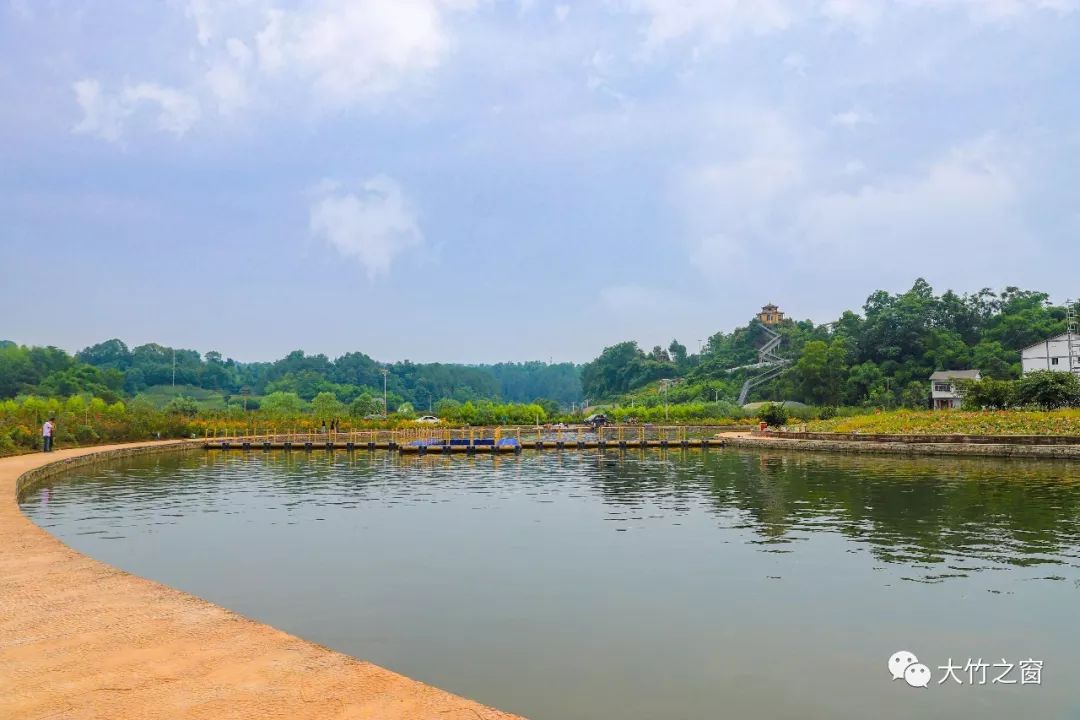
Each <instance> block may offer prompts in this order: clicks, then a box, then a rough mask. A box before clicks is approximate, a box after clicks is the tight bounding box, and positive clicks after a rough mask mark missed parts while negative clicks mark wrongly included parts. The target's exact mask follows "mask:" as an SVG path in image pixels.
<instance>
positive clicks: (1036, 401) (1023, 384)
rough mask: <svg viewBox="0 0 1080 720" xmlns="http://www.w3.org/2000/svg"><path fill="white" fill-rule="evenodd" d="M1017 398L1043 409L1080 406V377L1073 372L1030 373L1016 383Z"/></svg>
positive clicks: (1023, 402)
mask: <svg viewBox="0 0 1080 720" xmlns="http://www.w3.org/2000/svg"><path fill="white" fill-rule="evenodd" d="M1016 400H1017V403H1018V404H1020V405H1030V406H1034V407H1038V408H1042V409H1043V410H1056V409H1057V408H1064V407H1080V378H1078V377H1076V375H1074V374H1073V373H1071V372H1052V371H1049V370H1039V371H1037V372H1032V373H1028V374H1027V375H1024V376H1023V377H1022V378H1020V380H1018V381H1017V383H1016Z"/></svg>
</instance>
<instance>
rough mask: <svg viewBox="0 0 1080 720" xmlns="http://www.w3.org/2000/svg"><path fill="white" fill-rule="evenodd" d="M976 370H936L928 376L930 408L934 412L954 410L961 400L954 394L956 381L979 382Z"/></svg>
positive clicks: (979, 375)
mask: <svg viewBox="0 0 1080 720" xmlns="http://www.w3.org/2000/svg"><path fill="white" fill-rule="evenodd" d="M980 379H982V375H981V374H980V373H979V371H978V370H938V371H937V372H936V373H934V374H933V375H931V376H930V398H931V401H932V405H931V407H933V408H934V409H935V410H955V409H957V408H959V407H960V405H961V404H962V403H963V400H962V399H961V397H960V394H959V393H958V392H956V381H957V380H980Z"/></svg>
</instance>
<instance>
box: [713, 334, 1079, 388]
mask: <svg viewBox="0 0 1080 720" xmlns="http://www.w3.org/2000/svg"><path fill="white" fill-rule="evenodd" d="M759 324H760V326H761V329H762V330H764V331H765V333H766V337H767V338H768V339H767V340H766V341H765V344H764V345H762V346H761V347H760V348H758V361H757V364H756V365H747V366H745V367H748V368H756V369H761V370H762V372H760V373H759V374H757V375H755V376H753V377H751V378H748V379H747V381H746V382H744V383H743V386H742V390H740V391H739V405H740V406H742V405H745V404H746V399H747V398H748V397H749V396H750V391H751V390H753V389H754V388H755V387H757V386H758V385H762V384H764V383H767V382H769V381H770V380H772V379H773V378H775V377H776V376H777V375H779V374H780V373H782V372H784V368H785V367H787V366H788V365H789V364H790V363H791V361H790V360H788V359H787V358H782V357H780V356H779V355H777V354H776V350H777V349H778V348H779V347H780V343H781V342H783V340H784V338H783V336H781V335H780V333H778V332H776V331H775V330H773V329H772V328H771V327H769V326H768V325H765V324H764V323H759ZM1077 340H1078V341H1080V334H1078V335H1077ZM733 369H734V370H738V369H739V368H733Z"/></svg>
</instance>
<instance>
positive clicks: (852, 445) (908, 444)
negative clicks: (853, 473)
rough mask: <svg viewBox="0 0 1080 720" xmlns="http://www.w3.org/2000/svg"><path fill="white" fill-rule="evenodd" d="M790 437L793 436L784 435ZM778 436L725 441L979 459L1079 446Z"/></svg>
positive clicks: (1069, 452) (1041, 454)
mask: <svg viewBox="0 0 1080 720" xmlns="http://www.w3.org/2000/svg"><path fill="white" fill-rule="evenodd" d="M788 434H793V433H788ZM780 435H781V433H768V434H767V435H752V436H742V437H725V438H724V439H725V441H726V442H727V444H728V445H729V446H731V447H745V448H774V449H780V450H811V451H826V452H837V453H882V454H889V453H892V454H898V455H967V456H982V457H1018V458H1047V459H1059V460H1078V459H1080V445H1019V444H1013V443H1002V442H1000V440H999V442H998V443H996V444H989V443H971V444H965V443H949V442H944V443H933V442H918V441H912V440H910V439H905V440H904V441H896V442H876V441H865V442H851V441H850V440H849V439H845V440H815V439H798V438H789V437H780Z"/></svg>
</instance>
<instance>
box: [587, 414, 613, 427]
mask: <svg viewBox="0 0 1080 720" xmlns="http://www.w3.org/2000/svg"><path fill="white" fill-rule="evenodd" d="M585 422H587V423H588V424H589V425H592V426H593V427H594V428H598V427H602V426H604V425H607V424H608V419H607V415H605V414H604V413H596V414H595V415H590V416H589V417H587V418H585Z"/></svg>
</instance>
